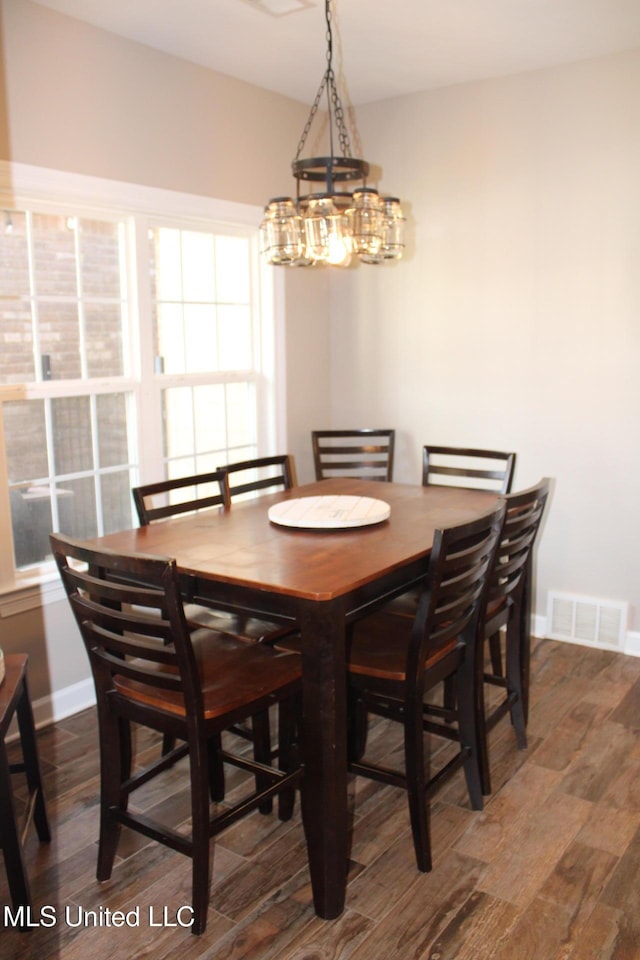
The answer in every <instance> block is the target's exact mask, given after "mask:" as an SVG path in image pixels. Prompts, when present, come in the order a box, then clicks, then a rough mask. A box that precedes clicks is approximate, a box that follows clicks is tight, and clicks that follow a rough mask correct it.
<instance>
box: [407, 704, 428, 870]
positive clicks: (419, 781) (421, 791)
mask: <svg viewBox="0 0 640 960" xmlns="http://www.w3.org/2000/svg"><path fill="white" fill-rule="evenodd" d="M415 713H418V711H410V710H409V708H408V706H407V716H406V717H405V726H404V760H405V776H406V781H407V783H406V786H407V797H408V800H409V818H410V821H411V834H412V837H413V847H414V850H415V854H416V863H417V865H418V870H420V871H422V873H428V872H429V870H431V837H430V830H429V806H428V801H427V799H426V797H425V784H426V777H425V769H424V736H423V730H422V711H420V712H419V713H418V715H417V716H415V715H410V714H415Z"/></svg>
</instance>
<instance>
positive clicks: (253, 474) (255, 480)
mask: <svg viewBox="0 0 640 960" xmlns="http://www.w3.org/2000/svg"><path fill="white" fill-rule="evenodd" d="M220 469H221V470H224V471H225V472H226V474H227V477H228V481H229V494H230V497H231V501H232V502H233V501H234V500H236V499H239V498H241V497H242V498H245V497H246V495H247V494H249V493H255V492H257V491H260V492H262V491H265V490H270V491H273V490H274V489H277V490H291V488H292V487H295V486H296V469H295V462H294V459H293V457H292V456H291V455H290V454H288V453H284V454H278V455H277V456H273V457H257V458H256V459H254V460H241V461H238V462H237V463H227V464H225V465H224V466H221V467H220Z"/></svg>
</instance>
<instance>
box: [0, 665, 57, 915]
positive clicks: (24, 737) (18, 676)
mask: <svg viewBox="0 0 640 960" xmlns="http://www.w3.org/2000/svg"><path fill="white" fill-rule="evenodd" d="M27 661H28V657H27V655H26V654H24V653H8V654H6V656H5V657H4V658H3V664H2V665H3V667H4V678H3V679H2V678H0V850H2V853H3V856H4V865H5V869H6V872H7V881H8V884H9V892H10V894H11V902H12V905H13V909H14V911H15V915H16V916H19V917H24V913H23V912H22V911H24V910H25V909H26V910H27V911H29V910H30V908H31V906H32V903H31V892H30V888H29V877H28V873H27V866H26V863H25V858H24V854H23V843H24V840H25V838H26V835H27V831H28V829H29V827H30V825H31V823H34V824H35V827H36V831H37V834H38V839H39V840H40V842H41V843H46V842H48V841H49V840H50V839H51V833H50V830H49V821H48V818H47V809H46V805H45V799H44V793H43V789H42V779H41V776H40V765H39V762H38V747H37V743H36V734H35V728H34V724H33V710H32V707H31V700H30V697H29V688H28V684H27ZM16 717H17V720H18V734H19V742H20V748H21V751H22V759H21V760H20V761H16V762H14V763H10V762H9V755H8V752H7V743H6V741H7V738H8V736H9V733H10V732H11V733H13V726H12V723H13V721H14V719H15V718H16ZM18 773H20V774H24V775H25V777H26V787H27V795H26V804H25V811H24V813H22V812H21V811H20V812H19V808H17V806H16V803H15V795H14V783H13V780H12V777H13V776H14V775H15V774H18ZM15 786H16V787H18V786H19V784H18V783H17V782H16V783H15ZM21 927H22V929H29V926H28V925H24V924H22V925H21Z"/></svg>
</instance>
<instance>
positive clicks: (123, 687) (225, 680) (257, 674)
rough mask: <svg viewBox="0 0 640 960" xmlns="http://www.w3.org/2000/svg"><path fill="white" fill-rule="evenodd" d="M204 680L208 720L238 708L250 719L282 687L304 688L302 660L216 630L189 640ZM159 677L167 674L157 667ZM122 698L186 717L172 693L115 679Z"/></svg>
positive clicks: (201, 632) (178, 698)
mask: <svg viewBox="0 0 640 960" xmlns="http://www.w3.org/2000/svg"><path fill="white" fill-rule="evenodd" d="M191 640H192V644H193V650H194V654H195V657H196V663H197V666H198V673H199V675H200V677H201V680H202V690H203V695H204V716H205V718H206V719H207V720H211V719H214V718H215V717H218V716H221V715H223V714H227V713H230V712H232V711H234V710H237V709H240V708H246V715H247V716H250V715H251V713H252V712H253V711H252V705H253V704H255V703H256V702H257V701H260V700H262V699H263V698H264V697H267V696H269V694H271V693H273V692H275V691H276V690H279V689H281V688H282V687H287V686H292V687H293V686H294V685H295V684H296V683H299V682H300V678H301V668H300V658H299V657H297V656H295V655H294V654H289V653H283V652H279V651H276V650H272V649H271V648H270V647H268V646H263V645H262V644H247V643H244V642H243V641H242V640H238V639H236V638H235V637H230V636H228V635H226V634H224V633H219V632H217V631H215V630H206V629H204V628H203V629H199V630H196V631H195V632H194V633H193V634H192V636H191ZM157 670H158V671H161V672H169V671H168V669H167V668H166V667H164V666H160V665H158V667H157ZM114 685H115V688H116V690H117V691H118V693H119V694H121V695H123V696H126V697H130V698H131V699H132V700H136V701H138V702H140V703H147V704H150V705H152V706H155V707H157V708H159V709H162V710H166V711H168V712H169V713H174V714H178V715H179V716H185V715H186V711H185V706H184V700H183V697H182V695H181V694H180V693H178V692H176V691H173V690H160V689H158V688H157V687H154V688H151V687H149V686H147V685H146V684H144V683H142V682H140V681H138V680H132V679H130V678H128V677H122V676H121V677H118V676H116V677H114Z"/></svg>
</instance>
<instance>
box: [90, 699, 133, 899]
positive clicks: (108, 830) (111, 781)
mask: <svg viewBox="0 0 640 960" xmlns="http://www.w3.org/2000/svg"><path fill="white" fill-rule="evenodd" d="M125 729H126V732H127V734H128V732H129V724H128V723H126V726H125V724H124V722H123V721H121V720H120V719H119V718H118V717H114V716H113V715H111V714H107V713H106V711H101V714H99V716H98V731H99V736H100V838H99V841H98V869H97V873H96V876H97V878H98V880H100V881H102V880H108V879H109V877H110V876H111V871H112V870H113V862H114V860H115V856H116V849H117V847H118V838H119V836H120V824H119V823H118V821H117V820H116V818H115V817H114V815H113V813H112V811H113V810H115V809H118V808H120V809H123V808H124V809H126V798H123V796H122V790H121V777H122V773H123V770H126V767H127V760H126V758H123V734H124V731H125ZM125 739H126V738H125ZM125 752H126V751H125Z"/></svg>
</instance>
